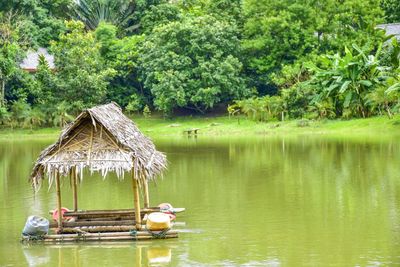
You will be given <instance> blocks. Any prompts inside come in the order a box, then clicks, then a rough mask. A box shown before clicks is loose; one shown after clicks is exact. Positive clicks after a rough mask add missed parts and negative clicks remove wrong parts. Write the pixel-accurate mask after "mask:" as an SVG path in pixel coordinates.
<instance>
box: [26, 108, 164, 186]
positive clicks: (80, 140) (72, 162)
mask: <svg viewBox="0 0 400 267" xmlns="http://www.w3.org/2000/svg"><path fill="white" fill-rule="evenodd" d="M166 164H167V162H166V157H165V155H164V154H163V153H161V152H158V151H157V150H156V149H155V146H154V144H153V142H152V141H151V140H150V139H148V138H147V137H145V136H144V135H143V134H142V133H141V132H140V131H139V129H138V128H137V127H136V125H135V124H134V123H133V122H132V121H131V120H130V119H129V118H128V117H126V116H125V115H124V114H123V113H122V110H121V108H120V107H119V106H118V105H117V104H115V103H113V102H112V103H110V104H107V105H102V106H96V107H93V108H90V109H87V110H85V111H83V112H82V113H81V114H80V115H79V116H78V117H77V118H76V119H75V121H73V122H72V123H71V124H69V125H68V126H67V127H66V128H65V129H64V130H63V131H62V133H61V135H60V138H59V139H58V140H57V142H55V143H54V144H53V145H51V146H49V147H48V148H46V149H45V150H43V151H42V153H41V154H40V156H39V158H38V160H37V161H36V164H35V166H34V168H33V171H32V174H31V180H32V184H33V186H34V188H35V189H37V188H38V185H40V182H41V180H43V179H44V176H45V175H47V176H48V177H49V180H50V184H51V183H52V181H53V180H54V177H55V175H56V173H57V172H59V173H60V175H64V176H67V175H68V174H69V173H70V171H71V169H72V167H76V172H77V173H78V174H79V175H80V178H81V179H82V173H83V170H84V168H88V169H89V170H90V172H91V173H92V172H94V171H99V172H100V173H101V174H102V176H103V177H105V176H106V175H107V173H108V172H110V171H113V172H116V174H117V176H118V177H119V178H123V177H124V172H125V171H131V170H133V171H134V174H135V175H134V177H135V178H136V179H138V180H143V179H146V180H151V179H154V178H155V177H156V176H157V175H159V174H161V173H162V171H163V170H165V169H166Z"/></svg>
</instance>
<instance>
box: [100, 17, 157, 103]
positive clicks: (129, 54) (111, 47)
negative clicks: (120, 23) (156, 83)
mask: <svg viewBox="0 0 400 267" xmlns="http://www.w3.org/2000/svg"><path fill="white" fill-rule="evenodd" d="M115 33H116V27H115V26H112V25H110V24H100V25H99V27H98V28H97V29H96V31H95V36H96V40H97V41H98V42H99V43H100V44H101V50H100V51H101V54H102V57H103V58H104V59H105V64H106V65H107V66H108V67H109V68H112V69H114V70H115V71H116V73H115V76H114V77H113V79H112V80H111V81H110V85H109V86H108V90H107V93H106V100H108V101H115V102H117V103H118V104H120V105H121V106H123V107H125V106H127V105H128V103H129V102H130V101H131V100H130V99H129V98H130V97H131V95H133V94H134V95H138V96H140V98H141V99H142V100H145V99H147V98H149V96H148V95H149V94H148V92H144V90H143V86H142V85H141V83H140V82H139V77H138V68H139V63H138V60H139V59H138V58H139V46H140V44H141V42H142V41H143V39H144V36H142V35H134V36H129V37H124V38H121V39H118V38H117V37H116V34H115Z"/></svg>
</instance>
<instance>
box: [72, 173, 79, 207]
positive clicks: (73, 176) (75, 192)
mask: <svg viewBox="0 0 400 267" xmlns="http://www.w3.org/2000/svg"><path fill="white" fill-rule="evenodd" d="M71 179H72V193H73V196H74V211H78V190H77V179H76V167H75V166H74V167H72V170H71Z"/></svg>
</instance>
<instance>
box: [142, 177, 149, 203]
mask: <svg viewBox="0 0 400 267" xmlns="http://www.w3.org/2000/svg"><path fill="white" fill-rule="evenodd" d="M143 195H144V196H143V198H144V200H143V202H144V208H146V209H147V208H148V207H149V206H150V200H149V183H148V181H147V180H146V179H144V181H143Z"/></svg>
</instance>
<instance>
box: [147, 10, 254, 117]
mask: <svg viewBox="0 0 400 267" xmlns="http://www.w3.org/2000/svg"><path fill="white" fill-rule="evenodd" d="M239 50H240V48H239V40H238V39H237V29H236V28H235V26H234V25H231V24H229V23H226V22H222V21H218V20H216V19H215V18H213V17H211V16H202V17H197V18H193V19H192V18H187V19H186V20H184V21H179V22H171V23H169V24H167V25H165V26H160V27H156V28H155V29H154V30H153V32H152V34H151V35H150V36H149V37H148V38H147V39H146V41H145V42H144V44H143V46H142V49H141V53H140V54H141V58H140V62H141V65H142V68H143V72H142V74H143V80H144V85H145V88H147V89H148V90H150V91H151V93H152V95H153V97H154V105H155V107H156V108H157V109H159V110H161V111H163V112H164V113H170V112H171V111H172V110H173V109H174V108H176V107H184V108H189V109H194V110H197V111H200V112H204V111H205V110H207V109H209V108H212V107H213V106H214V105H215V104H218V103H220V102H221V101H228V100H229V99H238V98H241V97H242V96H244V95H246V94H247V93H248V91H247V90H246V86H245V84H244V79H243V78H242V73H241V69H242V64H241V62H240V61H239V59H238V58H237V54H238V51H239Z"/></svg>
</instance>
